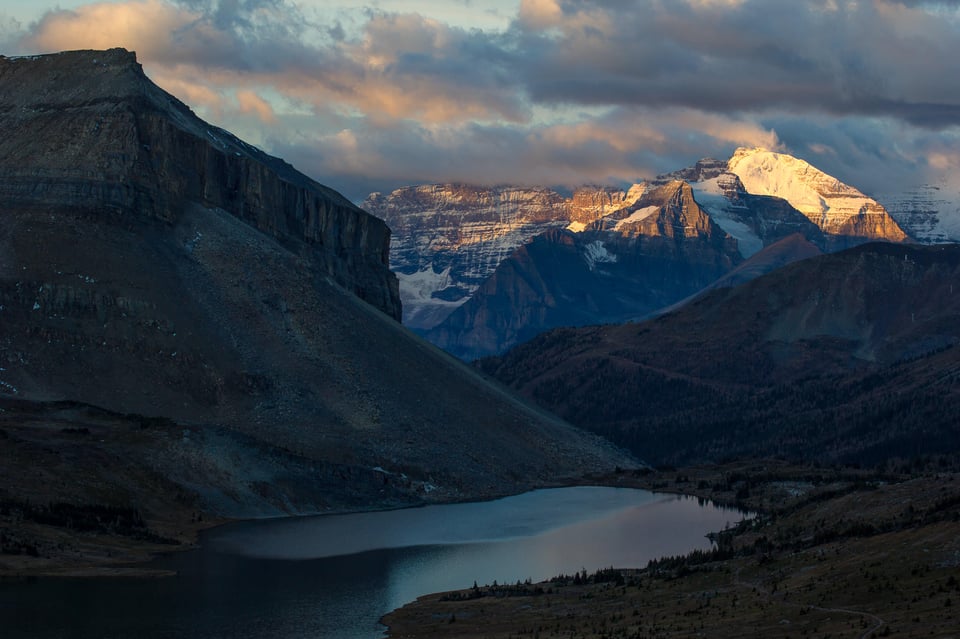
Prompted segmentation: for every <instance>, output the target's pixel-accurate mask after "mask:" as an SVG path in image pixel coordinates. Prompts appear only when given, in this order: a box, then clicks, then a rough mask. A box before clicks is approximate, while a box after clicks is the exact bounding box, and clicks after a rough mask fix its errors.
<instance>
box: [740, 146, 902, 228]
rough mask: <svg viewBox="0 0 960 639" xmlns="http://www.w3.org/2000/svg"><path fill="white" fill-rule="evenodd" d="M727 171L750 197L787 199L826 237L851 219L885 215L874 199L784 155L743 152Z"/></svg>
mask: <svg viewBox="0 0 960 639" xmlns="http://www.w3.org/2000/svg"><path fill="white" fill-rule="evenodd" d="M727 168H728V170H729V171H730V172H731V173H733V174H734V175H736V176H737V177H739V178H740V181H741V182H742V183H743V186H744V188H745V189H746V190H747V192H748V193H752V194H754V195H772V196H775V197H779V198H783V199H785V200H786V201H787V202H789V203H790V205H791V206H793V208H795V209H797V210H798V211H800V212H801V213H803V214H804V215H805V216H807V218H808V219H809V220H810V221H811V222H813V223H814V224H816V225H817V226H819V227H820V229H821V230H823V231H824V232H825V233H836V232H837V230H838V229H840V227H841V226H842V225H843V224H844V223H845V222H846V221H847V220H848V219H849V218H850V217H851V216H855V215H860V214H862V213H867V212H870V213H873V212H876V213H886V210H885V209H884V208H883V206H882V205H881V204H880V203H879V202H877V201H876V200H874V199H873V198H869V197H867V196H866V195H864V194H863V193H861V192H860V191H858V190H857V189H855V188H853V187H852V186H849V185H847V184H844V183H843V182H841V181H840V180H838V179H837V178H835V177H832V176H830V175H827V174H826V173H824V172H823V171H821V170H820V169H818V168H816V167H814V166H812V165H810V164H809V163H807V162H806V161H804V160H801V159H799V158H795V157H793V156H792V155H787V154H785V153H775V152H773V151H768V150H766V149H761V148H753V149H747V148H740V149H737V150H736V152H735V153H734V154H733V157H731V158H730V161H729V163H728V164H727Z"/></svg>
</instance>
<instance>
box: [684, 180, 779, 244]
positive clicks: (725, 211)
mask: <svg viewBox="0 0 960 639" xmlns="http://www.w3.org/2000/svg"><path fill="white" fill-rule="evenodd" d="M719 182H720V178H719V177H716V178H712V179H710V180H704V181H703V182H694V183H693V184H691V185H690V187H691V188H692V189H693V199H695V200H696V201H697V204H699V205H700V207H701V208H703V210H705V211H706V212H707V215H709V216H710V219H712V220H713V221H714V223H716V225H717V226H719V227H720V228H721V229H722V230H723V232H724V233H726V234H727V235H730V236H732V237H733V238H734V239H736V240H737V249H738V250H739V251H740V255H742V256H743V257H750V256H751V255H753V254H755V253H757V252H759V251H760V250H761V249H762V248H763V240H761V239H760V237H759V236H758V235H757V234H756V233H755V232H754V231H753V229H752V228H750V226H749V225H747V224H746V223H744V222H743V221H742V220H741V219H740V215H739V213H738V212H739V211H742V210H744V209H745V207H743V206H738V205H736V204H734V203H733V202H731V201H730V200H729V199H728V198H727V196H726V194H725V192H724V190H723V188H721V187H720V184H719Z"/></svg>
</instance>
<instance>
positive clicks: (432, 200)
mask: <svg viewBox="0 0 960 639" xmlns="http://www.w3.org/2000/svg"><path fill="white" fill-rule="evenodd" d="M465 194H468V195H465ZM364 206H365V207H366V208H367V209H368V210H370V211H371V212H372V213H374V214H375V215H378V216H381V217H383V218H384V219H385V220H387V221H388V223H389V224H391V225H392V227H393V228H394V229H395V231H396V235H395V239H394V246H396V247H398V248H401V247H402V248H401V250H400V251H398V252H397V253H396V254H395V256H394V259H393V262H392V265H393V266H394V268H396V269H397V271H398V273H399V274H400V275H399V277H400V291H401V296H402V297H404V299H405V308H406V311H405V315H404V322H405V323H407V324H408V325H410V326H412V327H413V328H415V329H416V330H417V331H418V332H420V333H422V334H423V335H424V336H426V337H427V339H429V340H430V341H432V342H433V343H435V344H437V345H439V346H441V347H442V348H444V349H445V350H447V351H449V352H451V353H453V354H455V355H457V356H458V357H461V358H463V359H467V360H470V359H475V358H478V357H484V356H488V355H494V354H498V353H502V352H504V351H505V350H507V349H508V348H510V347H511V346H514V345H516V344H518V343H521V342H523V341H524V340H526V339H530V338H531V337H533V336H534V335H536V334H538V333H540V332H542V331H544V330H547V329H549V328H554V327H559V326H581V325H588V324H600V323H610V322H622V321H625V320H628V319H638V318H642V317H646V316H649V315H650V314H652V313H654V312H657V311H659V310H660V309H662V308H666V307H669V306H671V305H673V304H676V303H677V302H679V301H681V300H683V299H686V298H687V297H689V296H691V295H693V294H694V293H696V292H697V291H700V290H702V289H704V288H705V287H707V286H709V285H711V284H712V283H713V282H715V281H716V280H718V279H719V278H722V277H724V276H725V275H727V274H728V273H729V272H730V271H731V270H733V269H734V268H737V267H739V266H740V264H741V263H742V262H743V261H745V260H750V259H751V258H752V257H753V256H754V255H756V254H758V253H759V252H761V250H762V249H764V248H765V247H769V246H772V245H774V244H776V243H778V242H780V241H781V240H784V239H785V238H788V237H790V236H793V235H799V236H801V237H802V238H804V239H805V240H806V242H807V243H808V244H809V245H813V246H816V247H817V249H818V250H819V251H821V252H833V251H837V250H841V249H844V248H847V247H850V246H855V245H857V244H860V243H863V242H866V241H870V240H878V239H880V240H886V241H890V242H898V243H899V242H904V241H907V240H908V236H907V234H906V233H905V232H904V231H903V229H902V228H901V227H900V226H899V225H898V224H897V222H896V221H895V220H894V219H893V218H892V217H891V216H890V215H889V214H888V213H887V211H886V210H885V209H884V207H883V206H881V205H880V204H879V203H878V202H876V201H875V200H873V199H871V198H869V197H867V196H866V195H864V194H863V193H861V192H860V191H858V190H857V189H855V188H853V187H851V186H848V185H846V184H843V183H842V182H840V181H839V180H837V179H836V178H833V177H830V176H829V175H827V174H825V173H823V172H822V171H819V170H818V169H816V168H815V167H813V166H811V165H810V164H808V163H807V162H804V161H803V160H799V159H797V158H794V157H792V156H790V155H787V154H783V153H777V152H772V151H768V150H766V149H760V148H753V149H747V148H741V149H738V150H737V151H736V152H735V153H734V154H733V156H732V157H731V158H730V159H729V160H714V159H704V160H701V161H699V162H697V163H696V164H695V165H694V166H692V167H689V168H687V169H683V170H680V171H676V172H674V173H670V174H666V175H661V176H659V177H658V178H656V179H655V180H651V181H649V182H645V183H640V184H635V185H633V186H632V187H630V188H629V189H627V190H620V191H617V190H614V189H605V190H604V189H598V188H596V187H590V188H587V187H584V188H580V189H577V190H576V191H575V192H574V194H573V197H572V198H563V197H561V196H560V195H559V194H557V193H556V192H553V191H549V190H546V189H534V190H527V191H524V190H522V189H519V188H518V187H509V188H508V187H502V188H499V189H487V190H482V189H479V188H475V187H474V188H469V187H453V186H449V185H447V186H423V187H410V188H407V189H400V190H398V191H395V192H394V193H392V194H390V195H389V196H383V195H381V194H373V195H371V196H370V197H369V198H367V200H366V202H365V203H364ZM797 246H798V244H797V243H796V242H794V241H791V242H788V243H787V244H786V245H785V246H783V247H781V248H779V249H778V250H776V251H775V253H776V254H777V255H778V256H779V257H778V259H777V260H775V261H774V262H769V261H768V260H766V259H763V258H761V259H758V260H756V261H754V262H752V263H751V264H749V265H748V266H745V267H744V268H742V269H740V270H739V271H738V273H739V275H738V277H739V278H740V279H743V278H745V277H746V276H753V275H757V274H760V273H763V272H766V270H767V269H768V267H769V268H772V267H773V265H774V264H778V265H779V264H783V263H786V262H789V261H790V260H791V259H798V258H800V257H807V256H809V255H810V254H811V253H810V251H809V250H808V249H806V248H805V249H804V250H801V251H800V252H799V253H798V254H796V255H793V254H792V253H791V251H790V250H789V248H790V247H797ZM767 255H769V253H768V254H767Z"/></svg>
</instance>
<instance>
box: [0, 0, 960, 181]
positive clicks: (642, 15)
mask: <svg viewBox="0 0 960 639" xmlns="http://www.w3.org/2000/svg"><path fill="white" fill-rule="evenodd" d="M313 6H314V5H311V4H310V3H309V2H307V1H305V0H301V1H300V2H297V3H295V2H293V1H291V0H121V1H118V2H99V3H91V4H88V5H84V6H81V7H79V8H77V9H75V10H71V11H66V10H55V11H50V12H48V13H47V14H46V15H44V16H43V17H42V18H41V19H40V20H39V21H37V22H36V23H35V24H33V25H30V26H29V27H28V28H27V29H25V30H23V28H22V25H17V26H16V27H10V28H8V29H7V31H6V35H5V36H4V35H3V32H2V30H0V36H3V37H5V38H6V39H8V40H16V47H14V48H17V47H18V48H20V49H23V50H25V51H26V52H41V51H52V50H61V49H71V48H108V47H113V46H125V47H127V48H130V49H134V50H136V51H137V52H138V55H139V58H140V60H141V61H142V62H143V64H144V66H145V68H146V70H147V72H148V74H150V76H151V77H152V78H154V79H155V81H157V82H158V84H160V85H161V86H163V87H164V88H166V89H167V90H169V91H171V92H172V93H174V94H176V95H178V96H179V97H181V98H182V99H184V100H185V101H186V102H188V103H189V104H191V105H192V106H195V107H197V108H198V110H199V111H200V112H201V114H202V115H204V116H205V117H208V118H211V119H213V120H214V121H215V123H216V124H218V125H221V126H225V127H226V128H231V129H234V130H236V131H237V133H239V134H241V135H245V136H246V137H250V138H252V139H254V140H255V141H258V143H261V144H262V145H264V146H265V148H266V149H267V150H268V151H270V152H273V153H275V154H279V155H283V156H285V157H287V159H289V160H291V161H294V162H296V163H298V164H300V163H302V165H303V166H301V168H303V169H306V170H307V171H308V172H311V173H312V174H313V175H314V176H316V177H318V178H320V179H321V180H326V181H328V182H329V183H331V184H332V185H333V186H335V187H337V188H343V189H344V190H346V191H348V194H349V195H351V196H352V197H362V196H363V195H365V194H364V193H360V192H359V191H360V190H362V189H364V188H371V189H375V188H379V186H378V185H381V186H382V185H384V184H388V183H390V184H406V183H413V182H437V181H447V180H456V181H474V182H486V183H496V182H525V183H544V184H552V185H558V184H566V185H574V184H577V183H580V182H587V181H607V180H610V181H625V182H626V181H632V180H634V179H637V178H639V177H643V176H648V177H649V176H652V175H655V174H657V173H660V172H664V171H670V170H674V169H676V168H679V167H681V166H685V165H688V164H690V163H691V162H692V161H695V160H696V159H698V158H700V157H703V156H707V155H713V156H717V157H723V156H724V155H725V154H729V152H731V151H732V150H733V148H735V147H736V146H738V145H750V146H767V147H773V148H781V149H784V150H788V151H793V152H796V153H798V154H801V155H804V154H806V157H807V159H810V160H811V161H814V162H815V163H816V162H823V163H825V164H826V166H824V167H823V168H825V169H827V170H828V171H830V170H832V171H836V174H837V175H838V177H841V179H845V180H846V181H850V182H853V183H855V184H857V185H858V186H861V183H858V182H857V180H860V179H861V178H862V179H863V180H864V182H865V183H866V186H863V187H862V188H865V189H870V188H872V187H871V186H870V185H871V184H879V183H880V182H881V178H878V177H877V176H882V179H894V178H895V176H894V173H895V171H894V170H892V169H890V168H889V167H899V170H901V171H902V175H907V176H909V177H911V178H913V177H917V178H920V177H922V176H924V175H927V174H928V173H929V172H933V171H936V170H939V171H941V172H943V171H949V170H955V167H956V164H955V163H954V158H955V153H952V152H951V150H950V149H949V148H940V149H938V148H937V144H936V140H945V141H946V142H945V144H943V145H941V146H943V147H949V144H952V143H955V142H956V141H957V137H958V134H957V131H958V130H960V83H956V82H953V81H952V79H953V78H956V77H960V56H958V55H956V52H957V51H960V12H958V6H960V2H910V1H894V0H860V1H858V2H855V1H853V0H810V1H809V2H798V3H776V4H773V3H769V2H766V1H762V0H684V1H676V2H673V1H668V0H619V1H617V2H612V1H610V0H521V1H520V2H519V4H518V5H516V7H517V8H516V9H515V15H514V16H513V20H512V21H511V22H509V24H508V25H507V26H505V27H504V28H502V29H500V30H491V29H486V30H481V29H472V28H469V26H466V27H464V26H454V25H452V24H449V23H445V22H443V21H441V20H440V19H438V18H436V17H430V16H428V15H423V14H420V13H412V12H409V11H408V12H388V11H384V10H376V9H362V10H359V9H358V10H354V11H351V10H348V9H346V8H344V9H342V10H340V11H339V12H337V13H335V14H324V15H325V16H326V17H324V16H322V15H321V14H319V13H317V11H319V10H318V9H314V8H313ZM381 6H386V5H383V4H382V5H381ZM425 6H426V5H425ZM464 10H465V9H464ZM331 15H333V16H334V17H335V19H331V18H330V16H331ZM11 29H13V31H15V30H16V29H21V30H20V32H19V36H16V35H11V34H12V33H13V31H11ZM894 146H895V148H893V147H894Z"/></svg>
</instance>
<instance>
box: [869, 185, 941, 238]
mask: <svg viewBox="0 0 960 639" xmlns="http://www.w3.org/2000/svg"><path fill="white" fill-rule="evenodd" d="M878 199H880V200H881V201H882V202H883V203H884V205H885V206H886V207H887V209H888V210H889V211H890V215H891V216H893V218H894V219H895V220H896V221H897V223H898V224H899V225H900V226H901V227H902V228H903V229H905V230H906V231H907V232H909V233H910V236H911V237H914V238H916V239H917V240H919V241H921V242H925V243H929V244H933V243H936V242H958V241H960V188H957V187H956V186H953V187H951V185H949V184H948V183H947V182H946V181H942V182H939V183H934V184H924V185H922V186H919V187H917V188H914V189H910V190H908V191H906V192H900V193H888V194H886V195H881V196H879V198H878Z"/></svg>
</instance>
